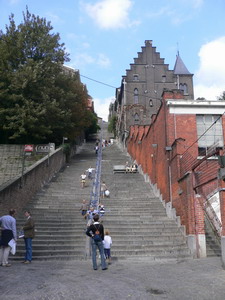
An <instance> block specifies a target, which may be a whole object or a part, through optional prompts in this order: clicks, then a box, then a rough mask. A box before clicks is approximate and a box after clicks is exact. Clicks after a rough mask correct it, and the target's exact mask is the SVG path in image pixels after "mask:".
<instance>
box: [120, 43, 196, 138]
mask: <svg viewBox="0 0 225 300" xmlns="http://www.w3.org/2000/svg"><path fill="white" fill-rule="evenodd" d="M174 89H180V90H182V91H183V95H184V99H186V100H189V99H194V93H193V74H191V73H190V72H189V71H188V69H187V68H186V66H185V64H184V62H183V61H182V59H181V57H180V55H179V52H178V53H177V57H176V62H175V66H174V69H173V70H170V69H169V65H168V64H165V62H164V58H161V57H160V53H159V52H157V51H156V47H154V46H153V45H152V41H151V40H146V41H145V46H143V47H142V51H141V52H138V55H137V57H136V58H134V62H133V63H131V64H130V68H129V69H128V70H126V75H125V76H122V82H121V87H120V88H119V89H117V91H116V102H117V103H116V105H115V107H117V110H118V111H117V114H118V124H117V125H118V130H119V132H120V133H119V135H120V136H122V139H123V138H124V137H125V134H124V132H127V131H129V127H130V126H132V125H149V124H151V117H152V115H153V114H156V113H157V111H158V109H159V106H160V104H161V96H162V93H163V91H164V90H174Z"/></svg>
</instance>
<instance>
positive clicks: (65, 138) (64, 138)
mask: <svg viewBox="0 0 225 300" xmlns="http://www.w3.org/2000/svg"><path fill="white" fill-rule="evenodd" d="M67 140H68V138H67V137H63V140H62V147H64V141H67Z"/></svg>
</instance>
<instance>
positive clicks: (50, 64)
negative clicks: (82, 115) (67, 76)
mask: <svg viewBox="0 0 225 300" xmlns="http://www.w3.org/2000/svg"><path fill="white" fill-rule="evenodd" d="M9 21H10V24H9V25H8V26H6V32H5V33H3V31H2V30H1V31H0V136H1V137H0V139H1V140H0V141H1V142H4V141H9V140H11V141H12V142H17V143H18V142H28V141H29V142H39V141H45V140H48V139H49V137H51V136H52V135H54V134H53V133H54V131H55V130H56V131H57V130H59V128H60V129H61V130H62V131H63V130H64V128H65V124H66V125H67V126H68V119H70V118H71V110H70V109H69V108H67V107H66V106H65V104H64V103H63V98H62V97H63V96H64V94H65V91H64V90H63V89H62V88H61V87H60V85H57V82H58V81H59V79H58V78H59V77H60V76H61V73H62V65H63V63H64V62H65V61H68V60H69V59H68V54H67V53H66V52H65V48H64V44H63V43H60V37H59V34H58V33H57V34H53V33H51V31H52V29H53V28H52V26H51V24H50V22H47V21H46V20H45V19H43V18H40V17H38V16H37V17H36V16H35V15H32V14H30V12H29V11H28V9H26V12H25V13H24V14H23V22H22V23H21V24H20V25H19V26H18V27H17V26H16V25H15V21H14V16H13V15H11V16H10V18H9ZM64 122H65V123H64Z"/></svg>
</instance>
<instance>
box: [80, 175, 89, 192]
mask: <svg viewBox="0 0 225 300" xmlns="http://www.w3.org/2000/svg"><path fill="white" fill-rule="evenodd" d="M80 177H81V187H82V189H83V188H84V187H85V181H86V177H87V176H86V174H85V172H84V173H83V174H81V175H80Z"/></svg>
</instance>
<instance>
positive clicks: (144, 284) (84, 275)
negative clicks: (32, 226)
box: [0, 258, 225, 300]
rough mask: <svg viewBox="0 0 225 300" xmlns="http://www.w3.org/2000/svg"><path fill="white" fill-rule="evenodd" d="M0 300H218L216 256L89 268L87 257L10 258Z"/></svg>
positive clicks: (224, 292)
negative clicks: (24, 260)
mask: <svg viewBox="0 0 225 300" xmlns="http://www.w3.org/2000/svg"><path fill="white" fill-rule="evenodd" d="M0 278H1V279H0V299H1V300H10V299H20V300H64V299H65V300H71V299H76V300H93V299H96V300H114V299H115V300H125V299H130V300H136V299H140V300H147V299H157V300H158V299H171V300H192V299H193V300H203V299H204V300H223V299H224V298H225V284H224V283H225V271H224V270H223V269H222V268H221V261H220V259H219V258H208V259H201V260H200V259H199V260H188V261H184V262H179V263H178V262H176V261H171V260H170V261H162V260H161V261H158V262H157V261H150V262H149V261H148V260H147V259H146V258H143V259H138V260H130V259H128V260H121V261H113V263H112V264H111V265H110V266H109V269H108V270H107V271H102V270H101V269H99V270H98V271H94V270H93V269H92V265H91V261H90V260H87V261H66V262H64V261H51V262H44V261H41V262H39V261H34V262H32V264H30V265H23V264H21V263H19V262H14V263H13V265H12V267H11V268H1V269H0Z"/></svg>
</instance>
